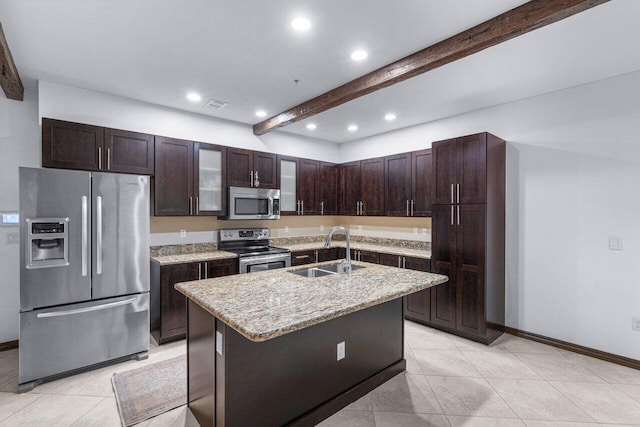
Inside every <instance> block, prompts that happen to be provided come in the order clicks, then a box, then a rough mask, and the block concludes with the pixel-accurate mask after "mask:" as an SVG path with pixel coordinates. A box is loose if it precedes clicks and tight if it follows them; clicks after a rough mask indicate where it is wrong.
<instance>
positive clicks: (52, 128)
mask: <svg viewBox="0 0 640 427" xmlns="http://www.w3.org/2000/svg"><path fill="white" fill-rule="evenodd" d="M153 142H154V136H153V135H147V134H142V133H136V132H128V131H122V130H117V129H105V128H103V127H100V126H91V125H85V124H81V123H72V122H65V121H62V120H53V119H47V118H43V119H42V166H44V167H53V168H64V169H80V170H87V171H103V172H121V173H130V174H139V175H153V173H154V169H153V168H154V144H153Z"/></svg>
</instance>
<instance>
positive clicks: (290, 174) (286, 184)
mask: <svg viewBox="0 0 640 427" xmlns="http://www.w3.org/2000/svg"><path fill="white" fill-rule="evenodd" d="M298 160H299V159H298V158H297V157H288V156H278V176H279V177H280V215H298Z"/></svg>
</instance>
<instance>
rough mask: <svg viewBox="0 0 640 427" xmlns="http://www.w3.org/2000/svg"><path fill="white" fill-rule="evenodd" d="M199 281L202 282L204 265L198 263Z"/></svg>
mask: <svg viewBox="0 0 640 427" xmlns="http://www.w3.org/2000/svg"><path fill="white" fill-rule="evenodd" d="M198 280H202V263H201V262H199V263H198Z"/></svg>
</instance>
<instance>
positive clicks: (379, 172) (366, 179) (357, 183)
mask: <svg viewBox="0 0 640 427" xmlns="http://www.w3.org/2000/svg"><path fill="white" fill-rule="evenodd" d="M340 189H341V191H340V214H341V215H384V158H382V157H378V158H375V159H366V160H361V161H359V162H351V163H343V164H342V165H340Z"/></svg>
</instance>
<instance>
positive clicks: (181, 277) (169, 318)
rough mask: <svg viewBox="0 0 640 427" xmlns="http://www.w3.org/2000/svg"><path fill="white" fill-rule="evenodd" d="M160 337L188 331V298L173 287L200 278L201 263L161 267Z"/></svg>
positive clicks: (177, 335) (164, 337)
mask: <svg viewBox="0 0 640 427" xmlns="http://www.w3.org/2000/svg"><path fill="white" fill-rule="evenodd" d="M160 277H161V279H160V337H161V339H167V338H172V337H175V338H178V337H180V336H182V335H184V334H185V333H186V331H187V299H186V297H185V296H184V295H182V294H181V293H180V292H178V291H177V290H175V288H174V287H173V286H174V285H175V284H176V283H180V282H186V281H189V280H198V278H199V277H200V263H197V262H196V263H190V264H176V265H167V266H163V267H161V268H160Z"/></svg>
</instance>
